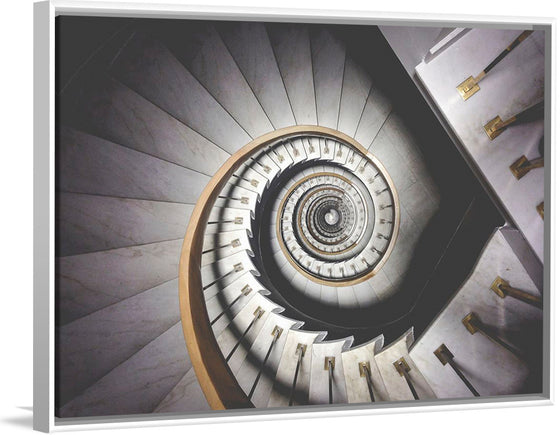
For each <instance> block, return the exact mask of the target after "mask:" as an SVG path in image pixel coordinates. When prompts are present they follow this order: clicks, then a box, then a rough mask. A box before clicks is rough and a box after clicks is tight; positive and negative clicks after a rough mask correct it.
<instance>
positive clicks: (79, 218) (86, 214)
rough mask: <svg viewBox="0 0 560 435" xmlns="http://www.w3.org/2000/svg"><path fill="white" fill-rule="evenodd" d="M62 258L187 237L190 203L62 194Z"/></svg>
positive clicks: (59, 218) (59, 247) (59, 200)
mask: <svg viewBox="0 0 560 435" xmlns="http://www.w3.org/2000/svg"><path fill="white" fill-rule="evenodd" d="M57 206H58V210H59V213H58V215H57V220H56V222H57V225H58V228H59V239H58V240H59V245H58V253H57V254H58V255H59V256H61V257H62V256H67V255H78V254H85V253H88V252H94V251H104V250H108V249H117V248H124V247H129V246H136V245H143V244H147V243H155V242H160V241H165V240H175V239H179V238H181V237H183V236H184V234H185V229H186V226H187V223H188V220H189V218H190V215H191V212H192V210H193V208H194V206H193V205H190V204H180V203H172V202H160V201H147V200H139V199H127V198H114V197H108V196H97V195H86V194H79V193H65V192H62V193H59V195H58V198H57Z"/></svg>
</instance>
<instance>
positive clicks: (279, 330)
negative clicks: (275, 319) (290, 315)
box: [270, 326, 284, 338]
mask: <svg viewBox="0 0 560 435" xmlns="http://www.w3.org/2000/svg"><path fill="white" fill-rule="evenodd" d="M283 331H284V329H282V328H280V326H275V327H274V329H273V330H272V333H271V334H270V335H272V336H273V337H274V338H278V337H280V336H281V335H282V332H283Z"/></svg>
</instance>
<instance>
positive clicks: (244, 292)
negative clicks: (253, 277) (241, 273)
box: [241, 284, 253, 296]
mask: <svg viewBox="0 0 560 435" xmlns="http://www.w3.org/2000/svg"><path fill="white" fill-rule="evenodd" d="M252 291H253V289H252V288H251V286H250V285H249V284H247V285H246V286H245V287H243V288H242V289H241V294H242V295H243V296H247V295H248V294H249V293H251V292H252Z"/></svg>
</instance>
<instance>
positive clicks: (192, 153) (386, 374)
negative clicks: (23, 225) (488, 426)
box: [34, 1, 553, 431]
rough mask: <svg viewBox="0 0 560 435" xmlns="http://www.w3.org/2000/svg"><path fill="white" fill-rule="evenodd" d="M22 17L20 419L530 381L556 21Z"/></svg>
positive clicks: (542, 395) (526, 395)
mask: <svg viewBox="0 0 560 435" xmlns="http://www.w3.org/2000/svg"><path fill="white" fill-rule="evenodd" d="M35 19H36V22H35V29H36V34H35V56H36V71H35V74H36V87H35V93H36V105H35V107H36V110H37V111H38V113H40V115H41V116H39V117H36V121H35V122H36V125H35V131H36V143H35V156H36V157H35V159H36V179H35V207H36V215H35V222H36V227H37V228H39V229H40V231H37V232H36V235H35V247H36V248H35V276H36V280H35V378H34V382H35V393H34V394H35V403H34V413H35V416H34V418H35V428H36V429H38V430H42V431H52V430H57V429H60V428H82V427H84V425H96V424H97V425H105V426H103V427H120V426H121V425H125V424H128V423H131V422H140V423H141V422H146V423H150V424H157V423H158V422H163V421H178V420H181V421H185V422H189V421H205V420H208V421H220V419H221V418H233V419H235V418H236V417H239V416H244V417H246V416H250V417H254V418H258V417H263V416H264V417H266V416H269V415H279V414H280V415H287V416H288V417H289V416H291V415H294V414H299V413H307V414H309V413H314V412H340V413H344V412H348V411H364V412H387V411H388V410H392V409H394V408H401V409H403V410H406V409H409V408H411V407H426V408H427V409H429V408H430V407H438V406H442V405H446V406H449V407H450V408H451V409H452V408H453V407H457V406H461V405H464V404H467V405H473V404H474V405H491V404H496V403H506V404H507V403H512V402H516V403H524V404H525V403H526V404H536V403H545V402H548V401H549V399H550V332H551V331H550V315H551V306H550V279H549V276H550V263H549V260H550V219H549V210H548V205H549V204H550V164H549V156H550V146H551V116H552V114H551V95H552V93H551V86H552V78H551V65H552V61H551V59H552V46H551V44H552V36H551V35H552V31H553V27H552V21H551V20H546V19H539V20H524V19H519V20H514V19H509V20H508V21H505V20H504V21H491V20H489V19H485V18H480V19H474V18H471V17H469V18H465V19H454V20H451V19H449V20H447V19H441V18H440V19H437V20H430V19H427V18H420V17H419V18H410V17H407V18H403V17H399V16H398V15H395V16H392V17H388V16H386V15H384V16H382V17H380V16H375V15H374V14H373V13H372V14H371V16H364V15H360V16H357V15H356V16H351V15H349V14H347V13H344V14H337V13H336V12H331V13H326V12H322V13H312V12H301V11H300V12H293V13H286V11H283V12H274V11H271V10H258V9H255V10H254V11H252V12H248V11H238V10H235V9H231V10H225V9H224V10H210V9H206V10H203V9H201V8H194V7H187V6H184V7H182V6H168V5H167V6H163V5H144V6H138V5H134V6H133V7H132V6H130V5H129V6H126V7H125V6H124V5H122V4H121V5H119V4H114V5H111V4H110V3H103V4H100V5H98V6H96V5H92V4H83V5H82V4H80V3H76V4H69V3H68V2H65V3H61V4H58V3H57V2H56V1H53V2H41V3H37V4H36V5H35Z"/></svg>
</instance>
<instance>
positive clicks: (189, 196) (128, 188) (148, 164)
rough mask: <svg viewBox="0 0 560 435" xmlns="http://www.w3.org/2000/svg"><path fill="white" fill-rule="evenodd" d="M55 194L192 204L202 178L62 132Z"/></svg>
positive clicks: (90, 138)
mask: <svg viewBox="0 0 560 435" xmlns="http://www.w3.org/2000/svg"><path fill="white" fill-rule="evenodd" d="M58 164H59V174H60V177H59V178H58V180H57V189H58V190H59V191H64V192H73V193H89V194H97V195H106V196H115V197H121V198H131V199H147V200H154V201H169V202H179V203H185V204H194V203H196V201H197V200H198V198H199V197H200V194H201V193H202V190H203V189H204V187H205V186H206V184H207V183H208V181H209V180H210V177H208V176H207V175H204V174H201V173H200V172H195V171H192V170H190V169H186V168H184V167H182V166H178V165H175V164H173V163H169V162H166V161H164V160H161V159H158V158H156V157H152V156H150V155H147V154H145V153H143V152H139V151H135V150H133V149H130V148H126V147H123V146H121V145H117V144H115V143H112V142H109V141H107V140H104V139H101V138H98V137H96V136H92V135H90V134H87V133H83V132H80V131H78V130H75V129H72V128H69V127H62V128H61V132H60V148H59V155H58Z"/></svg>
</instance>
